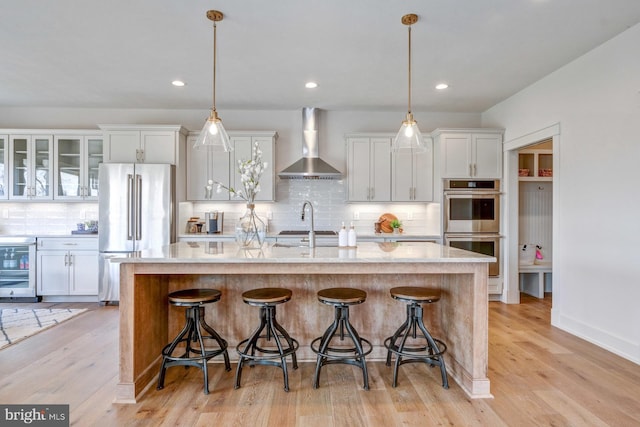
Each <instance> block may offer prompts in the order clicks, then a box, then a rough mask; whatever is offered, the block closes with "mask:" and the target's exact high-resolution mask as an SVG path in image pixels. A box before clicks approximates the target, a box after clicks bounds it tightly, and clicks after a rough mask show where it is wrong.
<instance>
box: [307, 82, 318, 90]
mask: <svg viewBox="0 0 640 427" xmlns="http://www.w3.org/2000/svg"><path fill="white" fill-rule="evenodd" d="M304 87H306V88H307V89H315V88H317V87H318V83H316V82H306V83H305V84H304Z"/></svg>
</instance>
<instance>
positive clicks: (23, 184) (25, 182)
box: [9, 136, 31, 198]
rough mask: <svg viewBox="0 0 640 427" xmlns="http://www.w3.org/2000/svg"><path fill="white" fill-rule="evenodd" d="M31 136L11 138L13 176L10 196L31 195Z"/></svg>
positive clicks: (25, 196)
mask: <svg viewBox="0 0 640 427" xmlns="http://www.w3.org/2000/svg"><path fill="white" fill-rule="evenodd" d="M29 142H30V140H29V137H28V136H15V137H12V138H11V148H12V150H11V164H12V165H13V170H12V172H11V173H12V176H11V192H10V194H9V196H10V197H13V198H27V197H29V196H30V193H31V190H30V179H31V177H30V167H29Z"/></svg>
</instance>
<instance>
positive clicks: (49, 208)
mask: <svg viewBox="0 0 640 427" xmlns="http://www.w3.org/2000/svg"><path fill="white" fill-rule="evenodd" d="M92 220H95V221H97V220H98V203H97V202H93V203H49V202H47V203H2V204H0V235H28V236H31V235H65V234H71V231H72V230H76V229H77V224H78V223H79V222H85V221H92Z"/></svg>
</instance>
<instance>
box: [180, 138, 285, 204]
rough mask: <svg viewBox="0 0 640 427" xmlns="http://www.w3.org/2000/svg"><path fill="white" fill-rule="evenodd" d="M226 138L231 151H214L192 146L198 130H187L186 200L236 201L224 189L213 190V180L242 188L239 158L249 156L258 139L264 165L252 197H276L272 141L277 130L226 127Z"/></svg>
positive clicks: (269, 199)
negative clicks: (237, 129)
mask: <svg viewBox="0 0 640 427" xmlns="http://www.w3.org/2000/svg"><path fill="white" fill-rule="evenodd" d="M228 134H229V138H230V139H231V145H232V146H233V151H231V152H224V151H217V150H216V151H213V150H206V149H195V148H193V144H194V143H195V141H196V139H197V138H198V134H197V133H190V134H189V138H188V142H187V150H188V151H187V152H188V154H187V166H188V172H187V200H190V201H228V200H231V201H237V200H241V199H237V198H233V197H231V196H230V195H229V192H228V191H227V190H224V189H223V190H222V191H220V192H217V191H216V187H217V186H216V184H209V181H213V182H220V183H222V184H223V185H224V186H226V187H231V188H236V189H242V185H241V183H240V174H239V173H238V160H248V159H250V158H251V156H252V148H253V145H254V144H255V143H256V142H257V143H258V146H259V147H260V150H261V151H262V161H263V162H266V163H267V168H266V169H265V170H264V172H263V173H262V177H261V178H260V192H259V193H258V194H257V195H256V199H255V201H257V202H260V201H263V202H266V201H274V200H275V173H274V165H275V158H274V155H275V144H276V139H277V138H278V134H277V133H276V132H274V131H265V132H259V131H256V132H241V131H229V132H228Z"/></svg>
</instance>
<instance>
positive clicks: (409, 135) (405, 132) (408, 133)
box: [391, 13, 427, 153]
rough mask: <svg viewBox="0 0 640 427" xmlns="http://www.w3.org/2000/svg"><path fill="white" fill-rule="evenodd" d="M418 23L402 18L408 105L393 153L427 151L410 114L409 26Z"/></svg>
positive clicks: (413, 18)
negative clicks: (405, 35) (405, 36)
mask: <svg viewBox="0 0 640 427" xmlns="http://www.w3.org/2000/svg"><path fill="white" fill-rule="evenodd" d="M416 22H418V15H416V14H413V13H411V14H408V15H404V16H403V17H402V23H403V24H404V25H406V26H408V28H409V103H408V106H409V108H408V110H407V118H406V119H405V120H403V121H402V126H401V127H400V131H398V134H397V135H396V137H395V138H394V140H393V144H392V145H391V149H392V150H393V151H399V150H412V151H413V152H416V153H422V152H425V151H427V147H426V145H425V143H424V140H423V139H422V134H421V133H420V129H418V123H417V122H416V121H415V120H414V119H413V113H411V25H412V24H415V23H416Z"/></svg>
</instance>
